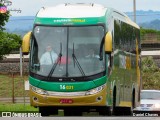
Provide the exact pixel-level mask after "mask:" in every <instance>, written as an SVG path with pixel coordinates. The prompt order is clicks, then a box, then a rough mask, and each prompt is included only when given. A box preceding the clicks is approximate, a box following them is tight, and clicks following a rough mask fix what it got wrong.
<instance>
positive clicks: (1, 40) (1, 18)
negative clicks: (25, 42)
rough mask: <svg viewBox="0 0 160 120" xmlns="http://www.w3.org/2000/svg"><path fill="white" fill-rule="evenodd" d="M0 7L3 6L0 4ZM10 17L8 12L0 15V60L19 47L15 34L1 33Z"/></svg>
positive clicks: (17, 36) (18, 39)
mask: <svg viewBox="0 0 160 120" xmlns="http://www.w3.org/2000/svg"><path fill="white" fill-rule="evenodd" d="M0 6H5V5H4V4H2V3H0ZM9 17H10V13H9V11H7V12H6V13H0V60H2V59H3V57H4V55H6V54H10V52H11V51H12V50H14V49H16V48H19V47H20V46H21V42H22V40H21V37H20V36H19V35H16V34H11V33H6V32H3V31H4V30H5V28H4V26H5V23H6V22H8V20H9Z"/></svg>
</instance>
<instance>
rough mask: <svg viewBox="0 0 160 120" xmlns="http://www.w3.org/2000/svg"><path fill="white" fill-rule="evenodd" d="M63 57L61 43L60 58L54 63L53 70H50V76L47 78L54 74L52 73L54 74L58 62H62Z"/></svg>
mask: <svg viewBox="0 0 160 120" xmlns="http://www.w3.org/2000/svg"><path fill="white" fill-rule="evenodd" d="M61 58H62V43H60V53H59V55H58V59H57V61H56V62H55V63H54V65H53V67H52V69H51V71H50V72H49V74H48V76H47V80H49V79H50V77H51V76H52V74H53V72H54V70H55V69H56V67H57V65H58V63H59V64H60V63H61Z"/></svg>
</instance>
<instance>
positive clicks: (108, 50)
mask: <svg viewBox="0 0 160 120" xmlns="http://www.w3.org/2000/svg"><path fill="white" fill-rule="evenodd" d="M105 52H106V53H111V52H112V34H111V32H110V31H109V32H108V33H107V34H106V36H105Z"/></svg>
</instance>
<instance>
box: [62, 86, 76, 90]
mask: <svg viewBox="0 0 160 120" xmlns="http://www.w3.org/2000/svg"><path fill="white" fill-rule="evenodd" d="M60 89H61V90H73V89H74V87H73V86H72V85H60Z"/></svg>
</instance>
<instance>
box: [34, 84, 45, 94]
mask: <svg viewBox="0 0 160 120" xmlns="http://www.w3.org/2000/svg"><path fill="white" fill-rule="evenodd" d="M31 89H32V90H33V91H34V92H36V93H38V94H41V95H46V94H47V91H45V90H42V89H40V88H37V87H34V86H31Z"/></svg>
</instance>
